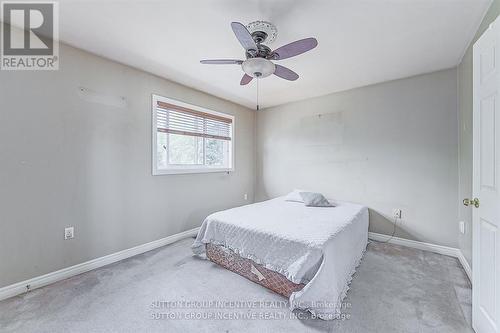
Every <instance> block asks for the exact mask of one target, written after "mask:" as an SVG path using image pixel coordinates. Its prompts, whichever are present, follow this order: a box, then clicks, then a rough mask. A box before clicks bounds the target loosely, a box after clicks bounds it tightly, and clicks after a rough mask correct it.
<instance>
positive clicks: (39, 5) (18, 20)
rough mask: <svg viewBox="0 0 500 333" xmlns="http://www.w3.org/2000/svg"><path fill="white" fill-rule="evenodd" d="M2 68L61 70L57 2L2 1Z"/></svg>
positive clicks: (0, 63)
mask: <svg viewBox="0 0 500 333" xmlns="http://www.w3.org/2000/svg"><path fill="white" fill-rule="evenodd" d="M0 15H1V21H2V32H1V36H2V39H1V54H0V69H1V70H57V69H59V8H58V3H57V2H54V1H44V2H23V1H3V2H1V12H0Z"/></svg>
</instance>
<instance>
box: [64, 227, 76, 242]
mask: <svg viewBox="0 0 500 333" xmlns="http://www.w3.org/2000/svg"><path fill="white" fill-rule="evenodd" d="M73 238H75V228H74V227H69V228H64V240H68V239H73Z"/></svg>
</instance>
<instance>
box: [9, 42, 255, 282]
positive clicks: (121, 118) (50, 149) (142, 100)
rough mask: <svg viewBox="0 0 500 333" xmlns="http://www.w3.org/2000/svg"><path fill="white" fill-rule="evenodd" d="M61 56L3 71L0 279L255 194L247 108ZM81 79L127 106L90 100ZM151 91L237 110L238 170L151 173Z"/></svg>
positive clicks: (127, 240) (17, 277)
mask: <svg viewBox="0 0 500 333" xmlns="http://www.w3.org/2000/svg"><path fill="white" fill-rule="evenodd" d="M60 59H61V66H60V68H61V69H60V70H59V71H54V72H6V71H1V72H0V163H1V172H0V189H1V190H0V287H2V286H6V285H9V284H12V283H15V282H18V281H22V280H24V279H28V278H31V277H34V276H38V275H41V274H45V273H48V272H52V271H55V270H58V269H61V268H64V267H68V266H71V265H74V264H78V263H81V262H84V261H87V260H90V259H93V258H96V257H101V256H104V255H107V254H110V253H113V252H116V251H119V250H123V249H126V248H130V247H133V246H136V245H139V244H143V243H147V242H150V241H153V240H157V239H160V238H162V237H166V236H169V235H172V234H175V233H178V232H181V231H184V230H188V229H191V228H194V227H197V226H199V225H200V224H201V222H202V220H203V218H204V217H205V216H206V215H207V214H209V213H211V212H214V211H217V210H220V209H224V208H229V207H233V206H238V205H242V204H244V203H248V202H250V201H252V199H253V195H254V194H253V187H254V179H255V169H254V166H255V164H254V158H255V141H254V134H255V133H254V128H255V112H254V111H252V110H249V109H246V108H244V107H241V106H238V105H235V104H233V103H230V102H228V101H224V100H221V99H219V98H215V97H212V96H209V95H207V94H204V93H201V92H199V91H195V90H193V89H190V88H187V87H185V86H181V85H179V84H176V83H173V82H169V81H167V80H164V79H161V78H158V77H155V76H153V75H150V74H147V73H144V72H141V71H138V70H135V69H132V68H130V67H127V66H124V65H120V64H117V63H115V62H112V61H109V60H106V59H103V58H101V57H98V56H95V55H92V54H89V53H86V52H83V51H81V50H78V49H75V48H71V47H68V46H64V45H62V47H61V57H60ZM79 86H83V87H86V88H89V89H92V90H94V91H98V92H100V93H104V94H109V95H117V96H125V97H126V98H127V100H128V103H129V105H128V107H127V108H116V107H110V106H105V105H101V104H93V103H89V102H87V101H85V100H82V99H81V98H79V97H78V94H77V87H79ZM152 93H156V94H160V95H164V96H167V97H172V98H178V99H181V100H183V101H186V102H189V103H193V104H198V105H202V106H204V107H207V108H211V109H214V110H216V111H220V112H226V113H229V114H232V115H234V116H235V117H236V134H235V135H236V138H235V142H236V149H235V152H236V160H235V167H236V170H235V172H234V173H231V174H229V175H228V174H224V173H211V174H196V175H169V176H154V177H153V176H151V115H150V113H151V94H152ZM244 193H248V195H249V201H248V202H245V201H244V200H243V196H244ZM65 226H74V227H75V233H76V238H75V239H74V240H71V241H64V240H63V231H64V227H65Z"/></svg>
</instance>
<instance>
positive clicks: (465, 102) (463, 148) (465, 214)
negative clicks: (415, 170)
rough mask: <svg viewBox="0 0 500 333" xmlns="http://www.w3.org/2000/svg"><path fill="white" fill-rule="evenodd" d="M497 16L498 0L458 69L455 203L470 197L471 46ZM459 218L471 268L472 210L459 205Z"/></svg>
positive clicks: (491, 7)
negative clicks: (457, 165) (457, 184)
mask: <svg viewBox="0 0 500 333" xmlns="http://www.w3.org/2000/svg"><path fill="white" fill-rule="evenodd" d="M499 14H500V0H494V1H493V3H492V4H491V6H490V8H489V10H488V12H487V13H486V15H485V17H484V19H483V21H482V22H481V25H480V27H479V29H478V31H477V33H476V35H475V37H474V40H473V42H472V43H471V44H470V46H469V48H467V51H466V52H465V55H464V57H463V58H462V62H461V63H460V65H459V66H458V94H459V102H458V105H459V124H460V132H459V134H460V143H459V146H460V152H459V170H460V180H459V200H458V201H459V202H461V200H462V199H463V198H469V197H471V196H472V46H473V45H474V43H475V42H476V41H477V40H478V39H479V37H481V35H482V34H483V32H484V31H485V30H486V29H487V28H488V26H489V25H490V23H491V22H493V21H494V20H495V19H496V18H497V16H498V15H499ZM458 212H459V219H460V220H461V221H464V222H465V225H466V228H465V230H466V232H465V234H464V235H462V234H460V235H459V245H460V249H461V250H462V253H463V254H464V256H465V258H466V259H467V261H468V262H469V264H470V265H471V266H472V225H471V223H472V210H471V208H467V207H465V206H463V205H462V204H461V203H459V208H458Z"/></svg>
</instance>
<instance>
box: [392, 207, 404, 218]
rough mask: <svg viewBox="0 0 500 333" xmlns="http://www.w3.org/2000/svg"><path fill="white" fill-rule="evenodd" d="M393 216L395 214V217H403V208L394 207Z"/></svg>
mask: <svg viewBox="0 0 500 333" xmlns="http://www.w3.org/2000/svg"><path fill="white" fill-rule="evenodd" d="M392 216H393V217H394V218H395V219H400V218H401V216H402V211H401V209H399V208H395V209H393V211H392Z"/></svg>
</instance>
